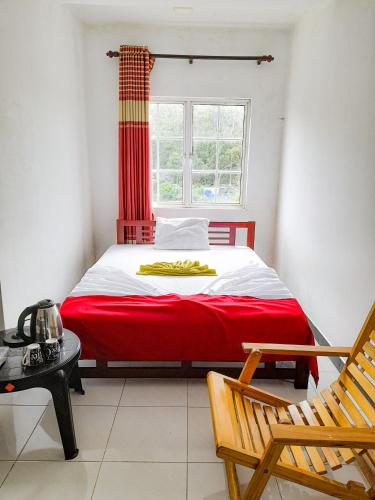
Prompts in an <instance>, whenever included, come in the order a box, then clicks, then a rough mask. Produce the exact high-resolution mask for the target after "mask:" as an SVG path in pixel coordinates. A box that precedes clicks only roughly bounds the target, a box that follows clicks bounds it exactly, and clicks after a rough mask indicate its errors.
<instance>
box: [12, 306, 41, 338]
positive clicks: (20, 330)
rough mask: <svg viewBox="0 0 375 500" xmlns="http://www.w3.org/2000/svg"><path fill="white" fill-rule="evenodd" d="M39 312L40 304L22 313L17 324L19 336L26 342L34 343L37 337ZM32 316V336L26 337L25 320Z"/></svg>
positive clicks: (27, 308)
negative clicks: (37, 315) (37, 313)
mask: <svg viewBox="0 0 375 500" xmlns="http://www.w3.org/2000/svg"><path fill="white" fill-rule="evenodd" d="M37 310H38V304H34V305H33V306H29V307H26V309H25V310H24V311H22V312H21V314H20V317H19V318H18V323H17V335H18V336H19V337H21V338H22V339H23V340H24V341H25V342H27V343H29V342H33V341H34V340H35V335H36V312H37ZM30 314H31V319H30V335H26V334H25V332H24V326H25V319H26V318H27V316H29V315H30Z"/></svg>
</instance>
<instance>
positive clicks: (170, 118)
mask: <svg viewBox="0 0 375 500" xmlns="http://www.w3.org/2000/svg"><path fill="white" fill-rule="evenodd" d="M158 125H159V127H158V129H159V136H160V137H182V136H183V130H184V105H183V104H165V103H163V104H161V103H160V104H159V113H158Z"/></svg>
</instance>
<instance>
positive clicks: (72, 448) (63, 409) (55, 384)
mask: <svg viewBox="0 0 375 500" xmlns="http://www.w3.org/2000/svg"><path fill="white" fill-rule="evenodd" d="M47 389H49V391H50V392H51V394H52V398H53V404H54V405H55V412H56V418H57V423H58V425H59V430H60V436H61V441H62V444H63V448H64V454H65V460H71V459H72V458H75V457H76V456H77V455H78V448H77V444H76V438H75V433H74V423H73V414H72V405H71V402H70V392H69V379H68V376H67V374H66V373H65V371H64V370H58V371H56V372H55V373H54V374H53V375H51V376H50V378H49V383H48V387H47Z"/></svg>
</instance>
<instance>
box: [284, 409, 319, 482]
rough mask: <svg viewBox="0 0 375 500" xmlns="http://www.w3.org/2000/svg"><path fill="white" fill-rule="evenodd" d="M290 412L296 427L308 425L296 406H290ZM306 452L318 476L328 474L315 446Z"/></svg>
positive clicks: (308, 448)
mask: <svg viewBox="0 0 375 500" xmlns="http://www.w3.org/2000/svg"><path fill="white" fill-rule="evenodd" d="M288 411H289V414H290V416H291V417H292V420H293V422H294V423H295V424H296V425H306V424H305V422H304V421H303V418H302V416H301V414H300V412H299V410H298V408H297V406H295V405H290V406H288ZM306 451H307V454H308V455H309V457H310V460H311V463H312V466H313V467H314V469H315V471H316V472H317V473H318V474H325V473H326V472H327V469H326V468H325V465H324V463H323V460H322V457H321V456H320V454H319V451H318V449H317V448H315V446H306Z"/></svg>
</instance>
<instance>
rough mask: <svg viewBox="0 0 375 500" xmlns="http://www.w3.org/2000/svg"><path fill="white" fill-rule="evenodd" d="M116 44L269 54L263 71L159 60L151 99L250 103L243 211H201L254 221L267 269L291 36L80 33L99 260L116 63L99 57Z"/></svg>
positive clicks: (109, 209)
mask: <svg viewBox="0 0 375 500" xmlns="http://www.w3.org/2000/svg"><path fill="white" fill-rule="evenodd" d="M122 43H128V44H141V45H148V46H149V48H150V50H151V51H152V52H155V53H157V52H165V53H185V54H188V53H195V54H214V55H215V54H227V55H242V54H245V55H246V54H249V55H254V54H255V55H257V54H270V53H271V54H272V55H274V57H275V61H274V62H272V63H271V64H268V63H264V64H262V65H261V66H257V64H256V63H255V62H224V61H219V62H215V61H194V64H193V65H189V64H188V62H187V61H178V60H160V59H158V60H157V61H156V64H155V66H154V69H153V70H152V74H151V94H152V95H156V96H183V97H185V96H186V97H190V96H192V97H212V96H213V97H246V98H252V129H251V137H250V141H251V152H250V167H249V176H248V179H249V182H248V191H247V198H248V205H247V210H239V209H232V210H231V209H228V210H214V209H208V210H205V211H203V210H200V211H199V213H200V214H201V215H203V216H205V215H207V216H208V217H210V218H211V219H212V220H256V222H257V228H256V237H255V246H256V250H257V252H258V253H259V254H260V255H261V256H262V257H263V258H264V259H265V260H266V261H267V262H269V263H271V262H272V258H273V242H274V230H275V210H276V198H277V187H278V180H279V159H280V147H281V146H280V145H281V137H282V127H283V122H282V120H281V118H282V117H283V114H284V89H285V82H286V76H287V70H288V50H289V32H287V31H276V30H275V31H273V30H262V31H256V30H255V31H249V30H234V29H220V30H219V29H217V30H216V29H207V28H204V29H203V28H172V27H150V26H146V25H145V26H134V25H107V26H87V27H86V62H87V78H86V81H87V96H88V100H87V103H88V111H87V116H88V139H89V152H90V153H89V155H90V156H89V162H90V173H91V178H92V196H93V200H94V227H95V248H96V255H97V256H99V255H100V254H102V253H103V251H104V250H105V249H106V248H107V247H108V246H109V245H111V244H112V243H114V242H115V238H116V234H115V221H116V218H117V216H118V214H117V206H118V201H117V200H118V197H117V120H118V118H117V109H118V104H117V94H118V91H117V79H118V59H112V60H111V59H108V58H107V57H106V55H105V54H106V52H107V51H108V50H110V49H112V50H116V49H118V47H119V46H120V44H122ZM194 210H195V211H196V210H197V209H189V210H187V209H175V210H171V209H167V210H166V209H157V210H155V213H157V214H160V215H167V216H168V215H169V216H186V215H188V214H191V213H194ZM195 213H196V212H195Z"/></svg>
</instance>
